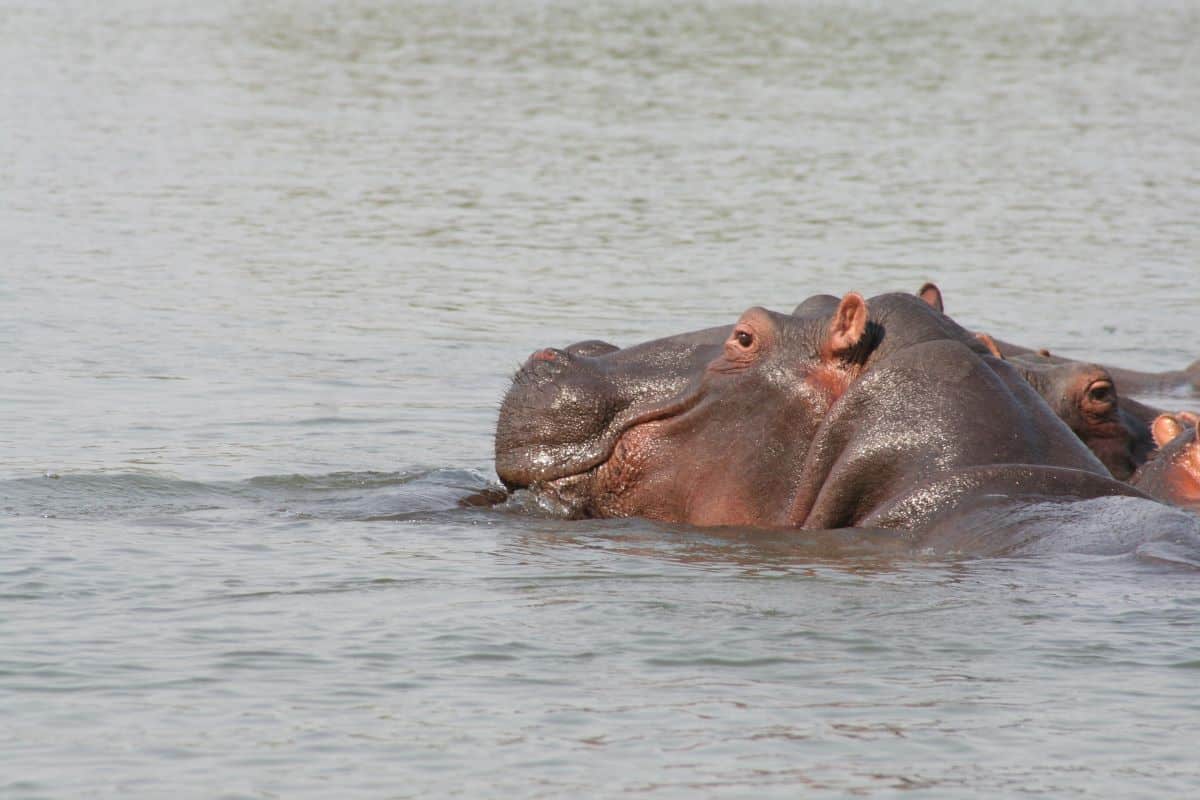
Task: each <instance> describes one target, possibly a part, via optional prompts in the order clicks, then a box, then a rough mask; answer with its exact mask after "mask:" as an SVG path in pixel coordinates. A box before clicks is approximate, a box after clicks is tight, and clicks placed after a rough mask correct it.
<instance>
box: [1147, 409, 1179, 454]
mask: <svg viewBox="0 0 1200 800" xmlns="http://www.w3.org/2000/svg"><path fill="white" fill-rule="evenodd" d="M1150 433H1151V435H1152V436H1153V437H1154V444H1155V445H1157V446H1158V447H1162V446H1163V445H1165V444H1166V443H1167V442H1169V441H1171V440H1172V439H1174V438H1175V437H1176V436H1178V435H1179V434H1181V433H1183V426H1182V425H1180V424H1179V420H1177V419H1175V417H1173V416H1171V415H1170V414H1159V415H1158V416H1157V417H1155V418H1154V422H1152V423H1150Z"/></svg>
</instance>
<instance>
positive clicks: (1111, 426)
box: [1009, 356, 1157, 481]
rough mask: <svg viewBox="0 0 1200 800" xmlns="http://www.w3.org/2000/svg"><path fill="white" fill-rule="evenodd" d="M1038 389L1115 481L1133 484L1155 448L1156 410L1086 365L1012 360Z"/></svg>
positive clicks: (1106, 374) (1099, 368)
mask: <svg viewBox="0 0 1200 800" xmlns="http://www.w3.org/2000/svg"><path fill="white" fill-rule="evenodd" d="M1009 363H1011V364H1012V365H1013V367H1015V368H1016V370H1017V371H1018V372H1020V373H1021V375H1022V376H1023V377H1024V378H1025V380H1026V381H1028V382H1029V384H1030V385H1031V386H1032V387H1033V388H1034V389H1035V390H1037V392H1038V394H1040V395H1041V396H1042V399H1044V400H1045V401H1046V403H1047V404H1048V405H1049V406H1050V408H1051V409H1052V410H1053V411H1054V413H1055V414H1057V415H1058V417H1059V419H1061V420H1062V421H1063V422H1065V423H1066V424H1067V427H1069V428H1070V429H1071V430H1072V431H1074V432H1075V435H1076V436H1078V437H1079V438H1080V439H1081V440H1082V441H1083V443H1084V444H1085V445H1087V446H1088V449H1089V450H1091V451H1092V453H1094V454H1095V456H1096V457H1097V458H1098V459H1100V461H1101V463H1103V464H1104V466H1105V467H1107V468H1108V471H1109V472H1111V473H1112V475H1113V477H1115V478H1118V479H1120V480H1123V481H1128V480H1129V478H1130V477H1131V476H1132V475H1133V473H1134V472H1135V471H1136V470H1137V468H1138V467H1140V466H1141V465H1142V464H1144V463H1146V459H1147V458H1148V457H1149V456H1150V453H1151V452H1153V450H1154V448H1155V444H1154V440H1153V438H1151V435H1150V426H1149V424H1148V422H1147V419H1146V417H1147V414H1148V412H1154V413H1149V418H1150V419H1153V418H1154V417H1155V416H1157V410H1156V409H1150V408H1149V407H1148V406H1144V405H1142V404H1141V403H1138V402H1137V401H1134V400H1129V399H1127V398H1123V397H1121V396H1120V395H1119V394H1118V393H1117V384H1116V381H1114V380H1113V377H1112V374H1111V373H1109V371H1108V370H1107V369H1105V368H1104V367H1102V366H1100V365H1098V364H1087V363H1084V362H1082V361H1070V362H1067V363H1051V362H1048V361H1045V360H1043V359H1032V358H1023V357H1021V356H1014V357H1012V358H1011V360H1010V361H1009Z"/></svg>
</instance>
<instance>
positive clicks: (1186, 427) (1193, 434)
mask: <svg viewBox="0 0 1200 800" xmlns="http://www.w3.org/2000/svg"><path fill="white" fill-rule="evenodd" d="M1197 421H1198V420H1197V417H1196V415H1194V414H1183V415H1176V414H1163V415H1161V416H1160V417H1158V418H1157V419H1155V420H1154V423H1153V424H1152V425H1151V430H1152V432H1153V435H1154V441H1155V443H1156V444H1157V445H1158V451H1157V452H1156V453H1154V455H1153V457H1152V458H1151V459H1150V460H1149V461H1147V462H1146V463H1145V464H1144V465H1143V466H1142V467H1141V468H1140V469H1139V470H1138V471H1137V473H1136V474H1135V475H1134V476H1133V478H1132V480H1131V483H1133V485H1135V486H1137V487H1138V488H1139V489H1141V490H1142V491H1144V492H1146V493H1147V494H1149V495H1151V496H1152V497H1156V498H1158V499H1159V500H1162V501H1164V502H1167V503H1171V504H1172V505H1177V506H1180V507H1181V508H1188V509H1191V510H1192V511H1196V512H1200V438H1198V437H1200V428H1198V427H1197Z"/></svg>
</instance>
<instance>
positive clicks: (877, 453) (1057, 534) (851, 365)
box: [496, 293, 1200, 554]
mask: <svg viewBox="0 0 1200 800" xmlns="http://www.w3.org/2000/svg"><path fill="white" fill-rule="evenodd" d="M718 332H719V333H718ZM574 347H575V346H573V347H568V348H566V349H565V350H539V351H538V352H536V353H534V355H533V356H531V357H530V359H529V360H528V361H527V362H526V363H525V365H524V366H523V367H522V368H521V369H520V370H519V371H518V372H517V374H516V376H515V377H514V380H513V384H512V387H511V388H510V390H509V391H508V393H507V394H506V396H505V399H504V402H503V404H502V407H501V411H500V418H499V421H498V424H497V432H496V471H497V473H498V474H499V476H500V478H501V480H502V481H503V482H504V484H505V485H506V487H508V489H509V490H510V491H511V490H521V489H524V490H527V491H529V492H532V493H534V494H536V495H538V496H539V497H542V498H545V499H547V500H548V501H549V503H550V504H552V505H554V506H555V507H557V508H558V509H559V510H560V511H561V513H563V514H564V515H566V516H575V517H584V516H590V517H620V516H644V517H649V518H653V519H658V520H665V521H672V522H684V523H690V524H694V525H731V526H747V527H792V528H803V529H810V530H812V529H838V528H849V527H854V528H860V529H870V530H874V531H878V532H879V533H880V534H883V535H887V536H890V537H895V536H897V535H900V536H903V537H905V538H907V539H908V540H909V541H911V542H912V543H913V545H914V546H918V547H922V548H934V549H939V550H949V551H953V552H968V553H978V554H983V553H1004V552H1017V551H1021V550H1028V549H1030V548H1035V549H1036V546H1040V545H1036V546H1035V543H1040V542H1043V541H1044V540H1046V538H1047V537H1052V538H1056V539H1059V540H1063V541H1067V540H1069V541H1071V542H1072V546H1079V547H1082V548H1085V549H1086V548H1088V547H1092V546H1100V545H1097V543H1096V541H1095V539H1096V537H1097V536H1099V537H1103V536H1107V535H1108V534H1106V533H1104V532H1103V531H1105V530H1109V529H1111V528H1112V525H1110V524H1108V523H1106V524H1105V526H1102V527H1101V528H1098V529H1097V531H1100V532H1089V534H1088V536H1086V537H1083V540H1080V539H1079V538H1078V537H1074V538H1073V536H1074V534H1072V532H1071V531H1072V530H1074V531H1075V533H1076V534H1077V533H1078V532H1079V528H1078V527H1077V526H1076V527H1075V528H1072V525H1071V524H1066V525H1065V527H1064V520H1066V519H1068V518H1069V519H1070V520H1076V521H1079V520H1083V519H1091V518H1092V517H1093V515H1094V513H1095V510H1094V509H1093V508H1092V507H1091V506H1088V509H1090V510H1088V511H1087V512H1086V513H1084V512H1083V511H1081V510H1076V511H1065V512H1064V511H1063V510H1062V509H1064V508H1065V507H1067V506H1072V505H1073V503H1074V501H1088V502H1092V503H1095V502H1102V503H1105V504H1107V505H1106V506H1105V507H1106V508H1109V506H1111V504H1113V503H1116V504H1117V505H1116V506H1112V507H1111V508H1109V510H1108V511H1105V512H1104V513H1106V514H1108V513H1110V512H1111V511H1112V510H1113V509H1117V508H1119V509H1120V510H1121V514H1124V515H1132V516H1131V517H1129V518H1130V519H1136V520H1137V521H1138V522H1137V524H1131V525H1129V526H1128V530H1126V529H1123V530H1122V531H1120V532H1119V533H1117V534H1113V535H1114V536H1116V539H1112V538H1111V537H1110V540H1109V543H1110V544H1111V545H1112V546H1113V547H1116V548H1117V549H1123V551H1128V550H1131V549H1134V548H1137V547H1139V545H1143V544H1145V543H1146V542H1147V541H1148V540H1150V539H1159V540H1162V539H1163V537H1168V538H1170V541H1171V542H1172V544H1173V546H1183V547H1185V548H1186V549H1188V550H1189V552H1192V551H1194V552H1200V521H1198V520H1196V519H1195V518H1194V517H1191V516H1190V515H1186V514H1182V513H1181V512H1176V511H1173V510H1171V509H1169V508H1167V507H1165V506H1162V505H1160V504H1158V503H1155V502H1153V501H1151V500H1150V499H1149V498H1148V497H1147V496H1146V495H1145V494H1143V493H1142V492H1140V491H1139V490H1137V489H1135V488H1133V487H1131V486H1129V485H1128V484H1124V483H1121V482H1119V481H1116V480H1114V479H1113V478H1112V477H1111V476H1110V475H1109V472H1108V470H1107V469H1106V468H1105V467H1104V465H1103V464H1102V463H1101V462H1100V461H1099V460H1097V458H1096V457H1095V456H1094V455H1093V454H1092V453H1091V451H1089V450H1088V449H1087V447H1085V446H1084V445H1083V443H1082V442H1081V441H1080V440H1079V439H1078V438H1077V437H1076V436H1075V434H1073V433H1072V431H1071V430H1070V429H1069V428H1068V427H1067V426H1066V425H1065V424H1064V423H1063V422H1062V421H1061V420H1059V419H1058V417H1056V416H1055V414H1054V413H1053V412H1052V411H1051V410H1050V409H1049V408H1048V407H1047V406H1046V404H1045V403H1044V402H1043V401H1042V399H1041V398H1040V397H1039V396H1038V394H1037V393H1036V392H1035V391H1034V389H1033V388H1032V387H1031V386H1030V385H1029V384H1028V383H1027V382H1026V381H1025V379H1024V378H1023V377H1022V376H1021V374H1020V372H1019V371H1018V370H1017V369H1016V368H1014V367H1013V366H1012V365H1010V364H1008V363H1006V362H1005V361H1003V360H1001V359H997V358H995V357H993V356H992V355H991V354H990V353H989V351H988V348H987V347H986V346H985V345H984V344H983V343H982V342H980V341H979V340H978V339H977V338H976V337H975V336H973V335H972V334H971V333H970V332H968V331H966V330H965V329H963V328H961V327H960V326H959V325H957V324H956V323H955V322H954V321H953V320H951V319H949V318H948V317H946V316H945V315H943V314H940V313H938V312H936V311H935V310H934V309H932V308H931V307H930V306H928V305H926V303H925V302H923V301H922V300H920V299H919V298H917V297H914V296H912V295H908V294H889V295H881V296H878V297H874V298H872V299H871V300H870V301H866V300H864V299H863V298H862V297H861V296H860V295H858V294H855V293H850V294H847V295H845V296H844V297H842V298H841V299H838V298H835V297H832V296H829V295H821V296H816V297H813V298H810V299H809V300H807V301H805V302H804V303H802V304H801V305H800V306H799V307H798V308H797V309H796V311H795V312H794V313H793V314H792V315H786V314H779V313H774V312H770V311H767V310H765V309H762V308H752V309H750V310H748V311H746V312H745V313H744V314H742V316H741V318H740V319H739V320H738V321H737V323H736V324H735V325H733V327H732V328H725V329H723V330H721V329H709V330H707V331H700V332H696V333H692V334H685V335H683V336H680V337H670V338H666V339H660V340H656V341H653V342H647V343H644V344H641V345H638V346H636V347H631V348H628V349H624V350H621V349H613V350H608V351H605V352H602V353H600V354H597V355H589V354H584V353H582V352H580V351H579V350H577V349H573V348H574ZM1064 513H1065V514H1066V516H1064ZM1109 519H1111V517H1110V518H1109ZM1090 530H1091V529H1089V531H1090ZM1130 536H1133V537H1134V538H1133V539H1130V538H1129V537H1130ZM1117 539H1119V540H1120V541H1119V542H1118V541H1117Z"/></svg>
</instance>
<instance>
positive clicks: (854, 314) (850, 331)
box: [829, 292, 867, 356]
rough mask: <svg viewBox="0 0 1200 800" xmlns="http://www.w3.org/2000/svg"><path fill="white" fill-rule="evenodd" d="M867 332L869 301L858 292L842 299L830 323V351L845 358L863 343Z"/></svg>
mask: <svg viewBox="0 0 1200 800" xmlns="http://www.w3.org/2000/svg"><path fill="white" fill-rule="evenodd" d="M866 331H867V301H866V300H864V299H863V297H862V295H861V294H859V293H858V292H850V293H849V294H847V295H846V296H845V297H843V298H842V302H841V303H839V304H838V307H837V311H835V312H834V314H833V320H832V321H830V323H829V350H830V352H831V353H832V354H833V355H835V356H845V355H847V354H848V353H849V352H850V351H851V350H853V349H854V347H855V346H856V345H857V344H858V343H859V342H861V341H862V338H863V334H864V333H866Z"/></svg>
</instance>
